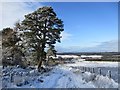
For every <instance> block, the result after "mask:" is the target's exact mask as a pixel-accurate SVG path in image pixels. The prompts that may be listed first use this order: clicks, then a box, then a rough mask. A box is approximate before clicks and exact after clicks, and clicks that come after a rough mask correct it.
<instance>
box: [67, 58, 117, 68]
mask: <svg viewBox="0 0 120 90" xmlns="http://www.w3.org/2000/svg"><path fill="white" fill-rule="evenodd" d="M67 66H84V67H118V62H107V61H105V62H104V61H103V62H102V61H84V59H78V60H77V61H76V63H73V64H67Z"/></svg>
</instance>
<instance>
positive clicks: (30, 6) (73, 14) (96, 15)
mask: <svg viewBox="0 0 120 90" xmlns="http://www.w3.org/2000/svg"><path fill="white" fill-rule="evenodd" d="M7 4H8V3H7ZM13 4H14V5H13V6H15V5H16V7H18V5H17V4H18V3H16V4H15V3H13ZM9 5H10V4H9ZM41 6H52V7H53V9H54V11H55V12H56V13H57V16H58V17H59V18H60V19H62V20H63V22H64V32H63V33H62V36H63V38H62V40H61V43H57V45H56V49H57V50H58V51H60V52H64V51H66V50H67V51H87V50H88V51H116V50H117V39H118V6H117V3H115V2H114V3H113V2H112V3H110V2H103V3H100V2H99V3H93V2H87V3H83V2H80V3H78V2H75V3H73V2H72V3H68V2H61V3H57V2H54V3H39V2H36V3H22V5H20V7H19V8H18V9H21V8H22V9H23V10H22V11H23V13H24V14H27V13H29V12H32V11H34V10H36V9H37V8H39V7H41ZM3 7H5V5H3ZM14 8H15V7H14ZM3 9H4V8H3ZM13 11H14V10H13ZM16 12H17V10H16ZM20 14H22V12H21V13H20ZM9 16H10V15H9ZM16 18H17V19H19V18H20V19H21V17H16ZM12 20H13V19H12ZM115 43H116V44H115ZM105 45H106V46H105ZM113 45H114V46H113ZM100 46H101V47H100ZM103 47H106V48H107V47H109V48H107V49H106V50H103ZM85 48H87V50H86V49H85ZM93 48H96V49H93ZM111 48H112V49H111Z"/></svg>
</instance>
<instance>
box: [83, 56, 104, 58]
mask: <svg viewBox="0 0 120 90" xmlns="http://www.w3.org/2000/svg"><path fill="white" fill-rule="evenodd" d="M85 57H92V58H101V57H102V55H81V58H85Z"/></svg>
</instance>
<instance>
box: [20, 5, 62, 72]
mask: <svg viewBox="0 0 120 90" xmlns="http://www.w3.org/2000/svg"><path fill="white" fill-rule="evenodd" d="M22 26H23V27H24V33H25V35H26V37H27V38H28V42H29V47H30V49H31V51H34V52H36V59H37V61H38V70H40V68H41V65H42V62H43V61H44V60H45V58H46V52H45V48H46V47H49V46H54V44H55V43H56V42H60V38H61V36H60V34H61V32H62V31H63V30H64V29H63V21H62V20H61V19H59V18H58V17H57V15H56V13H55V12H54V11H53V9H52V7H42V8H39V9H37V10H36V11H34V12H33V13H30V14H28V15H25V19H24V20H23V21H22Z"/></svg>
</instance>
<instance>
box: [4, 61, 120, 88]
mask: <svg viewBox="0 0 120 90" xmlns="http://www.w3.org/2000/svg"><path fill="white" fill-rule="evenodd" d="M80 63H82V64H80ZM83 64H84V65H87V64H90V63H88V62H85V61H81V62H79V63H78V61H77V62H76V63H74V64H63V65H58V66H54V67H53V69H52V70H50V71H49V72H45V73H43V74H42V73H38V72H37V70H36V69H21V68H15V67H14V68H11V69H10V68H6V69H4V70H3V72H4V73H3V74H4V75H3V77H2V85H3V87H7V88H117V87H118V83H117V82H115V81H114V80H113V79H112V78H108V77H107V76H103V75H96V74H94V73H90V72H83V71H82V70H80V69H77V68H72V67H71V66H79V65H83ZM101 64H102V65H103V66H106V67H107V66H110V67H112V66H111V65H114V66H115V65H116V63H114V64H112V63H110V62H109V63H107V62H105V63H104V64H106V65H104V64H103V63H101ZM101 64H100V63H98V62H97V63H95V62H93V63H91V65H90V66H93V65H96V66H98V65H99V66H102V65H101ZM108 64H109V65H108ZM116 66H117V65H116ZM6 71H7V72H6ZM10 71H12V73H13V74H12V75H11V74H10ZM10 78H12V79H11V80H12V82H11V80H10Z"/></svg>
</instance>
